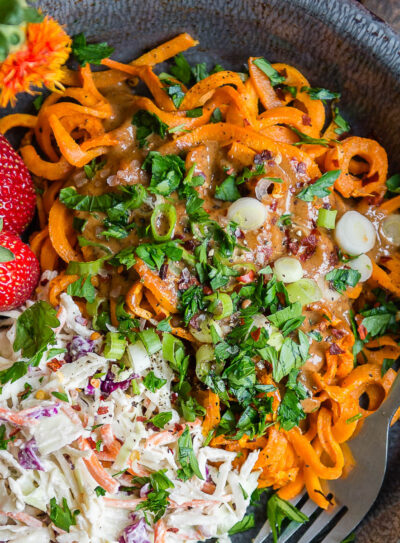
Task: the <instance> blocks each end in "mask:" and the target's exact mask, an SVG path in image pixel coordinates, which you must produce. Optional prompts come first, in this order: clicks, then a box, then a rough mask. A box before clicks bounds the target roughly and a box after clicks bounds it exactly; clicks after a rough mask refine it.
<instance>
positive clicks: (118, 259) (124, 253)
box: [108, 247, 136, 270]
mask: <svg viewBox="0 0 400 543" xmlns="http://www.w3.org/2000/svg"><path fill="white" fill-rule="evenodd" d="M134 252H135V248H134V247H125V248H124V249H122V250H121V251H119V253H116V254H115V255H114V256H113V257H112V258H111V259H110V260H109V261H108V263H109V264H112V265H113V266H120V265H123V266H126V269H127V270H129V269H130V268H132V266H133V265H134V264H135V262H136V258H135V256H134Z"/></svg>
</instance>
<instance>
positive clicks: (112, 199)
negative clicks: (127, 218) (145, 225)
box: [60, 187, 121, 212]
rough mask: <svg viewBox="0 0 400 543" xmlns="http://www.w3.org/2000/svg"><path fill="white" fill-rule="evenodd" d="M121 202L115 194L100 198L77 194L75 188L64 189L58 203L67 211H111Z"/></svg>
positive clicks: (103, 195)
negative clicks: (66, 208)
mask: <svg viewBox="0 0 400 543" xmlns="http://www.w3.org/2000/svg"><path fill="white" fill-rule="evenodd" d="M120 201H121V199H120V197H119V196H118V195H117V193H114V192H112V193H111V192H110V193H107V194H102V195H101V196H89V195H88V194H79V193H78V192H77V191H76V189H75V188H72V187H65V188H64V189H61V191H60V202H61V203H62V204H64V205H65V206H66V207H68V208H69V209H76V210H77V211H90V212H93V211H104V212H106V211H107V210H108V209H111V208H112V207H114V206H115V205H117V204H119V202H120Z"/></svg>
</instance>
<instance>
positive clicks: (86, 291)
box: [67, 275, 96, 303]
mask: <svg viewBox="0 0 400 543" xmlns="http://www.w3.org/2000/svg"><path fill="white" fill-rule="evenodd" d="M91 279H92V278H91V276H90V275H87V276H86V277H79V278H78V279H77V280H76V281H75V282H74V283H71V284H70V285H68V288H67V294H69V295H70V296H77V297H78V298H85V300H87V301H88V302H89V303H93V302H94V300H95V298H96V289H95V288H94V286H93V285H92V281H91Z"/></svg>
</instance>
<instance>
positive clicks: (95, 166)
mask: <svg viewBox="0 0 400 543" xmlns="http://www.w3.org/2000/svg"><path fill="white" fill-rule="evenodd" d="M105 164H106V161H105V160H102V161H101V162H97V161H96V159H95V158H94V159H93V160H92V161H91V162H90V163H89V164H85V165H84V166H83V171H84V172H85V174H86V177H87V178H88V179H93V177H94V176H95V175H96V173H97V172H98V171H99V170H101V169H102V168H103V167H104V166H105Z"/></svg>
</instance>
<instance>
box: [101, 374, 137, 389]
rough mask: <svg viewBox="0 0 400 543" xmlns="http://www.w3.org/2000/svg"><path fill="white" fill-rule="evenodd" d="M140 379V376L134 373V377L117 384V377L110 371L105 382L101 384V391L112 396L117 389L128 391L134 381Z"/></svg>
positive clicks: (131, 376)
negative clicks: (115, 379)
mask: <svg viewBox="0 0 400 543" xmlns="http://www.w3.org/2000/svg"><path fill="white" fill-rule="evenodd" d="M138 377H139V375H136V374H135V373H132V375H130V376H129V377H128V379H125V381H117V382H115V381H114V378H115V375H114V374H113V372H112V371H111V370H108V372H107V375H106V377H105V379H104V381H102V382H101V385H100V390H101V391H102V392H103V393H104V394H111V392H114V390H117V388H120V389H121V390H126V389H127V388H128V387H129V385H130V384H131V381H132V379H137V378H138Z"/></svg>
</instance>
